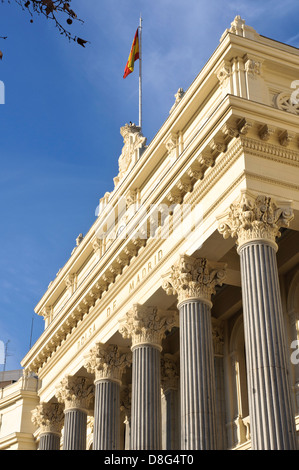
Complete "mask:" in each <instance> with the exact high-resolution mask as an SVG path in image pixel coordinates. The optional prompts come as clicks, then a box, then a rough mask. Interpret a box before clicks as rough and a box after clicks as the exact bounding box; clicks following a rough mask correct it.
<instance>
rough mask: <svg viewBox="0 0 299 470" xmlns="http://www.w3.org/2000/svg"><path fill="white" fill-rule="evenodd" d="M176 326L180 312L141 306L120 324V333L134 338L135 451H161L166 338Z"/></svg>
mask: <svg viewBox="0 0 299 470" xmlns="http://www.w3.org/2000/svg"><path fill="white" fill-rule="evenodd" d="M176 324H177V312H171V311H161V310H158V309H157V308H156V307H144V306H142V305H138V304H136V305H134V306H133V308H132V309H131V310H130V311H129V312H128V313H127V315H126V317H125V318H124V319H123V320H122V321H121V323H120V330H119V331H120V333H121V334H122V335H123V337H124V338H131V339H132V347H131V350H132V405H131V442H130V448H131V449H132V450H159V449H161V441H162V424H161V377H160V361H161V351H162V339H163V338H164V337H165V332H166V331H170V330H171V329H172V328H173V326H175V325H176Z"/></svg>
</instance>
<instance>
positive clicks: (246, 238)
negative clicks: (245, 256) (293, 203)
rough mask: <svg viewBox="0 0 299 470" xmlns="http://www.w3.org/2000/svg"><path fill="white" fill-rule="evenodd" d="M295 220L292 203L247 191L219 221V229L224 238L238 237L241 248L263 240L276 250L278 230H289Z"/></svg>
mask: <svg viewBox="0 0 299 470" xmlns="http://www.w3.org/2000/svg"><path fill="white" fill-rule="evenodd" d="M293 218H294V215H293V210H292V208H291V207H290V202H280V203H279V204H277V203H276V202H275V201H274V200H273V199H272V198H271V197H267V196H253V195H250V194H249V193H248V192H246V191H244V192H242V194H241V197H240V198H239V200H238V201H236V202H235V203H233V204H231V206H230V209H229V211H228V212H227V213H226V214H224V215H223V216H221V217H219V218H218V221H219V226H218V230H219V232H220V233H221V234H222V235H223V237H224V238H229V237H232V238H237V244H238V249H240V248H241V247H242V246H243V245H244V244H245V243H248V242H250V241H255V240H263V241H267V242H268V243H269V244H271V245H272V246H273V247H274V248H275V249H276V250H277V245H276V242H275V240H276V238H277V237H280V235H281V234H280V231H279V229H280V228H281V227H288V226H289V223H290V221H291V220H292V219H293Z"/></svg>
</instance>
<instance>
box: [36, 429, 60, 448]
mask: <svg viewBox="0 0 299 470" xmlns="http://www.w3.org/2000/svg"><path fill="white" fill-rule="evenodd" d="M39 450H60V435H59V434H54V433H51V432H47V433H44V434H42V435H41V436H40V439H39Z"/></svg>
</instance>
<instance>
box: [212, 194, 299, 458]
mask: <svg viewBox="0 0 299 470" xmlns="http://www.w3.org/2000/svg"><path fill="white" fill-rule="evenodd" d="M293 217H294V215H293V211H292V209H291V207H290V203H289V202H288V201H279V202H276V201H274V200H273V199H272V198H271V197H269V196H265V195H254V194H252V193H249V192H248V191H247V190H244V191H242V192H241V195H240V197H239V199H238V200H237V201H235V202H234V203H233V204H231V206H230V209H229V211H228V212H227V213H226V214H223V215H222V216H221V217H219V221H220V224H219V227H218V230H219V232H220V233H222V234H223V236H224V238H229V237H233V238H237V244H238V253H239V255H240V263H241V283H242V297H243V315H244V332H245V350H246V359H247V364H246V366H247V378H248V401H249V414H250V429H251V440H252V448H253V449H254V450H270V449H271V450H283V449H284V450H291V449H295V448H296V435H295V420H294V413H293V410H292V405H291V396H290V389H289V383H288V371H287V360H286V351H287V349H286V344H285V343H286V337H285V331H284V323H283V311H282V304H281V295H280V286H279V279H278V268H277V260H276V251H277V250H278V245H277V244H276V238H278V237H280V235H281V233H280V228H281V227H288V226H289V223H290V221H291V220H292V219H293Z"/></svg>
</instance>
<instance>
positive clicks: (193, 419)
mask: <svg viewBox="0 0 299 470" xmlns="http://www.w3.org/2000/svg"><path fill="white" fill-rule="evenodd" d="M223 268H224V265H223V264H221V265H220V264H215V263H214V264H213V265H212V264H211V263H209V262H208V261H207V260H206V259H205V258H195V257H191V256H187V255H181V256H180V257H179V259H178V261H177V263H175V265H174V266H172V268H171V272H170V273H168V274H167V276H165V280H164V282H163V288H164V289H165V291H166V293H167V294H177V295H178V308H179V316H180V383H181V448H182V449H183V450H187V449H188V450H214V449H216V448H217V443H216V432H215V420H216V417H215V372H214V351H213V337H212V319H211V307H212V303H211V296H212V294H214V293H215V286H216V285H217V284H220V285H221V284H222V282H223V280H224V276H225V272H224V269H223Z"/></svg>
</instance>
